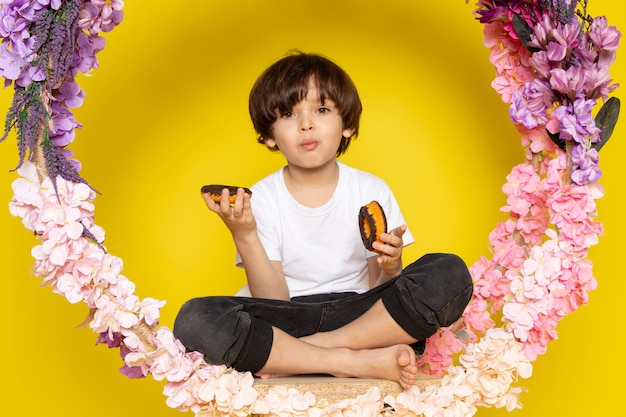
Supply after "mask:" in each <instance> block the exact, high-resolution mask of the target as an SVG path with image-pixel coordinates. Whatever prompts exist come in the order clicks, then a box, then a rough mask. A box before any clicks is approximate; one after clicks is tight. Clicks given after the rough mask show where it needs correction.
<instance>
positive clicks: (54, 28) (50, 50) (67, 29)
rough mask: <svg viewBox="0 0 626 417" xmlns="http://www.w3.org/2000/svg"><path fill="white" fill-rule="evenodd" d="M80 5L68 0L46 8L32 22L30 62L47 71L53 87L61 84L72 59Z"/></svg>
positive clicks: (73, 0) (77, 2)
mask: <svg viewBox="0 0 626 417" xmlns="http://www.w3.org/2000/svg"><path fill="white" fill-rule="evenodd" d="M80 4H81V2H80V0H68V1H65V2H64V3H63V4H62V5H61V7H60V8H59V10H53V9H45V10H44V11H42V12H41V15H40V17H39V19H37V20H36V21H35V22H34V24H33V25H34V27H33V34H34V36H35V39H36V41H35V46H34V47H33V53H34V54H35V55H36V58H35V59H34V60H33V61H32V62H31V64H32V65H34V66H37V67H38V68H40V69H42V70H43V71H44V72H45V73H46V77H47V81H48V82H49V83H50V85H51V86H52V88H58V87H59V86H60V85H61V84H62V83H63V81H64V80H65V77H66V76H67V74H68V72H69V70H70V68H71V65H72V62H73V60H74V53H75V50H76V33H77V29H78V14H79V12H80Z"/></svg>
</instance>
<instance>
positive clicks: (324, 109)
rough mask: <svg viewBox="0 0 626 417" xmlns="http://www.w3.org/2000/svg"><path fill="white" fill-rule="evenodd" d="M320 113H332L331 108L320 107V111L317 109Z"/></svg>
mask: <svg viewBox="0 0 626 417" xmlns="http://www.w3.org/2000/svg"><path fill="white" fill-rule="evenodd" d="M317 112H318V113H322V114H324V113H330V108H329V107H320V108H319V109H317Z"/></svg>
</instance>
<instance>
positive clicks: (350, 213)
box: [237, 162, 414, 297]
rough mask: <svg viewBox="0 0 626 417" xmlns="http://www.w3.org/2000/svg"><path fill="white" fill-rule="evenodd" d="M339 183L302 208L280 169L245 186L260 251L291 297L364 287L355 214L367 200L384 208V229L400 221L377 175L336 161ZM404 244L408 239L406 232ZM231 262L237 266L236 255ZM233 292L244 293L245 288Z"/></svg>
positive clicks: (364, 266)
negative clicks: (323, 199)
mask: <svg viewBox="0 0 626 417" xmlns="http://www.w3.org/2000/svg"><path fill="white" fill-rule="evenodd" d="M337 165H338V166H339V181H338V183H337V188H336V189H335V192H334V194H333V196H332V197H331V198H330V200H329V201H328V202H327V203H326V204H324V205H323V206H321V207H315V208H310V207H305V206H303V205H301V204H299V203H298V202H297V201H296V200H295V199H294V198H293V197H292V196H291V194H290V193H289V191H288V190H287V187H286V185H285V181H284V176H283V170H284V168H281V169H280V170H278V171H277V172H275V173H273V174H270V175H269V176H267V177H265V178H264V179H262V180H261V181H259V182H258V183H256V184H255V185H253V186H252V187H251V190H252V198H251V200H250V201H251V207H252V212H253V214H254V216H255V219H256V223H257V231H258V234H259V238H260V239H261V243H262V244H263V246H264V248H265V252H266V253H267V255H268V257H269V259H270V260H272V261H279V262H281V264H282V268H283V273H284V275H285V279H286V280H287V286H288V288H289V292H290V294H291V297H296V296H301V295H310V294H325V293H332V292H347V291H356V292H359V293H361V292H365V291H367V290H368V289H369V284H368V283H369V280H368V270H367V259H368V258H369V257H371V256H376V255H377V254H376V253H375V252H370V251H368V250H367V249H365V247H364V246H363V241H362V240H361V234H360V231H359V222H358V215H359V210H360V208H361V207H362V206H364V205H365V204H367V203H369V202H370V201H372V200H376V201H378V202H379V203H380V205H381V206H382V207H383V210H384V211H385V216H386V218H387V227H388V230H392V229H394V228H396V227H398V226H401V225H403V224H406V223H405V221H404V217H403V216H402V213H401V212H400V208H399V206H398V203H397V201H396V199H395V197H394V195H393V193H392V192H391V189H390V188H389V187H388V186H387V184H386V183H385V182H384V181H383V180H381V179H380V178H378V177H376V176H374V175H372V174H370V173H367V172H364V171H360V170H357V169H355V168H352V167H349V166H347V165H345V164H343V163H340V162H338V163H337ZM403 241H404V242H403V243H404V245H405V246H406V245H408V244H410V243H413V242H414V239H413V236H412V235H411V232H410V231H409V230H407V231H406V233H405V234H404V235H403ZM237 265H238V266H240V267H242V266H243V265H242V262H241V257H240V256H239V253H237ZM237 295H239V296H249V295H250V292H249V290H248V288H247V286H246V287H244V288H242V289H241V290H240V291H239V292H238V293H237Z"/></svg>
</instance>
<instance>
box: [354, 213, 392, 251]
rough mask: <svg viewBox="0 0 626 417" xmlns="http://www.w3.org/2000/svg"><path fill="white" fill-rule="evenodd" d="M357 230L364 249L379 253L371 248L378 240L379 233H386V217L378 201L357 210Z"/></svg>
mask: <svg viewBox="0 0 626 417" xmlns="http://www.w3.org/2000/svg"><path fill="white" fill-rule="evenodd" d="M359 229H360V230H361V240H363V245H365V248H366V249H368V250H371V251H374V252H380V251H378V250H376V249H374V248H373V246H372V245H373V243H374V242H376V241H378V242H380V243H383V242H382V241H381V240H380V234H381V233H387V217H386V216H385V212H384V211H383V208H382V207H381V206H380V204H378V201H372V202H370V203H368V204H366V205H364V206H363V207H361V209H360V210H359Z"/></svg>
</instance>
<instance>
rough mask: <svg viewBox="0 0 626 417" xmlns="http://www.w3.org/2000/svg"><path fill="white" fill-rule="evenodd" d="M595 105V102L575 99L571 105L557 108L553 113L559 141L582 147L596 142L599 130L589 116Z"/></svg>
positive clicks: (591, 116)
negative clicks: (570, 141)
mask: <svg viewBox="0 0 626 417" xmlns="http://www.w3.org/2000/svg"><path fill="white" fill-rule="evenodd" d="M595 105H596V102H595V100H587V99H585V98H577V99H576V100H575V101H574V104H572V105H562V106H559V107H557V108H556V110H554V113H555V115H556V117H557V119H558V120H559V132H560V133H561V139H566V140H568V139H569V140H574V141H576V142H577V143H579V144H582V145H587V144H588V143H595V142H598V141H599V138H600V129H598V127H597V126H596V123H595V119H594V118H593V115H592V114H591V111H592V109H593V107H594V106H595Z"/></svg>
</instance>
